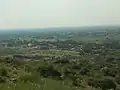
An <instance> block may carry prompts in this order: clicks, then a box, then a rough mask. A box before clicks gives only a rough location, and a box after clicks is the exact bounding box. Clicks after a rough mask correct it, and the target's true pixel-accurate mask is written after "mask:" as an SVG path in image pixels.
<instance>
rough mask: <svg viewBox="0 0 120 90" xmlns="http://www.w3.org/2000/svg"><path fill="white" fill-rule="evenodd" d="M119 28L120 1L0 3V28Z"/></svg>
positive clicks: (5, 0) (24, 0) (10, 0)
mask: <svg viewBox="0 0 120 90" xmlns="http://www.w3.org/2000/svg"><path fill="white" fill-rule="evenodd" d="M94 25H120V0H0V28H44V27H45V28H46V27H78V26H94Z"/></svg>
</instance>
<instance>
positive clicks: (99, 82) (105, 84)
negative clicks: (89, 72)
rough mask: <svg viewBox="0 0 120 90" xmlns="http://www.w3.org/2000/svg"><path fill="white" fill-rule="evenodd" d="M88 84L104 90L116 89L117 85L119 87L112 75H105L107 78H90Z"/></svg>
mask: <svg viewBox="0 0 120 90" xmlns="http://www.w3.org/2000/svg"><path fill="white" fill-rule="evenodd" d="M88 85H90V86H93V87H96V88H99V87H100V88H102V89H103V90H104V89H114V90H115V89H116V87H117V84H116V82H115V81H114V79H113V78H111V77H105V78H102V79H93V78H92V79H89V80H88Z"/></svg>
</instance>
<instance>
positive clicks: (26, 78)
mask: <svg viewBox="0 0 120 90" xmlns="http://www.w3.org/2000/svg"><path fill="white" fill-rule="evenodd" d="M36 79H37V78H36V77H34V76H32V75H29V74H28V75H24V76H20V77H19V81H22V82H25V83H26V82H34V81H35V80H36Z"/></svg>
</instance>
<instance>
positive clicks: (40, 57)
mask: <svg viewBox="0 0 120 90" xmlns="http://www.w3.org/2000/svg"><path fill="white" fill-rule="evenodd" d="M79 29H81V28H75V30H71V29H70V30H66V29H65V30H63V29H60V30H58V31H55V30H54V29H52V30H51V29H50V31H49V30H48V31H49V33H46V32H42V31H41V32H39V31H37V30H36V31H34V32H31V31H30V32H28V31H21V32H19V33H18V32H12V31H11V32H10V33H7V32H6V33H3V34H0V90H109V89H113V90H120V37H119V36H120V28H119V27H114V28H112V27H109V28H108V27H107V28H98V27H97V28H82V29H83V30H79Z"/></svg>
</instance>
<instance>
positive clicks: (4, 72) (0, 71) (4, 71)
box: [0, 68, 8, 76]
mask: <svg viewBox="0 0 120 90" xmlns="http://www.w3.org/2000/svg"><path fill="white" fill-rule="evenodd" d="M7 75H8V72H7V70H6V69H5V68H1V69H0V76H7Z"/></svg>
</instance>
